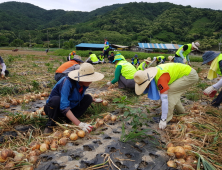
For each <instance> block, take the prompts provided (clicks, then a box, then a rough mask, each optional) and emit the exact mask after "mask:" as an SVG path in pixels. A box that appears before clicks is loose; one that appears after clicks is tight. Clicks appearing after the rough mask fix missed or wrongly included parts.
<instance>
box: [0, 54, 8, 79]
mask: <svg viewBox="0 0 222 170" xmlns="http://www.w3.org/2000/svg"><path fill="white" fill-rule="evenodd" d="M0 64H1V66H2V69H0V72H1V77H5V76H8V74H9V71H8V70H6V65H5V63H4V61H3V59H2V57H1V56H0Z"/></svg>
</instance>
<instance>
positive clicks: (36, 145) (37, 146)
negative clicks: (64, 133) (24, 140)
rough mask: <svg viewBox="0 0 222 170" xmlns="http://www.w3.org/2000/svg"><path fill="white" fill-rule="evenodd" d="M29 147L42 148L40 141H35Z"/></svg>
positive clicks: (33, 148)
mask: <svg viewBox="0 0 222 170" xmlns="http://www.w3.org/2000/svg"><path fill="white" fill-rule="evenodd" d="M29 147H30V148H31V149H32V150H36V149H39V148H40V144H39V143H38V142H35V141H33V142H32V143H31V144H30V145H29Z"/></svg>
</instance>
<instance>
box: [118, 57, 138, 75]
mask: <svg viewBox="0 0 222 170" xmlns="http://www.w3.org/2000/svg"><path fill="white" fill-rule="evenodd" d="M118 65H121V66H122V69H121V74H122V76H123V77H125V79H134V74H135V73H136V72H137V70H136V68H135V67H134V66H133V65H132V64H131V63H129V62H127V61H123V60H120V61H119V62H118V63H117V64H116V67H117V66H118Z"/></svg>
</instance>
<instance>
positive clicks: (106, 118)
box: [103, 115, 111, 122]
mask: <svg viewBox="0 0 222 170" xmlns="http://www.w3.org/2000/svg"><path fill="white" fill-rule="evenodd" d="M110 118H111V116H110V115H106V116H104V118H103V120H104V121H105V122H107V121H108V120H110Z"/></svg>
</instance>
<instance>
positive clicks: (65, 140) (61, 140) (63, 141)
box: [59, 138, 67, 146]
mask: <svg viewBox="0 0 222 170" xmlns="http://www.w3.org/2000/svg"><path fill="white" fill-rule="evenodd" d="M66 143H67V139H66V138H61V139H60V140H59V145H63V146H65V145H66Z"/></svg>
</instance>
